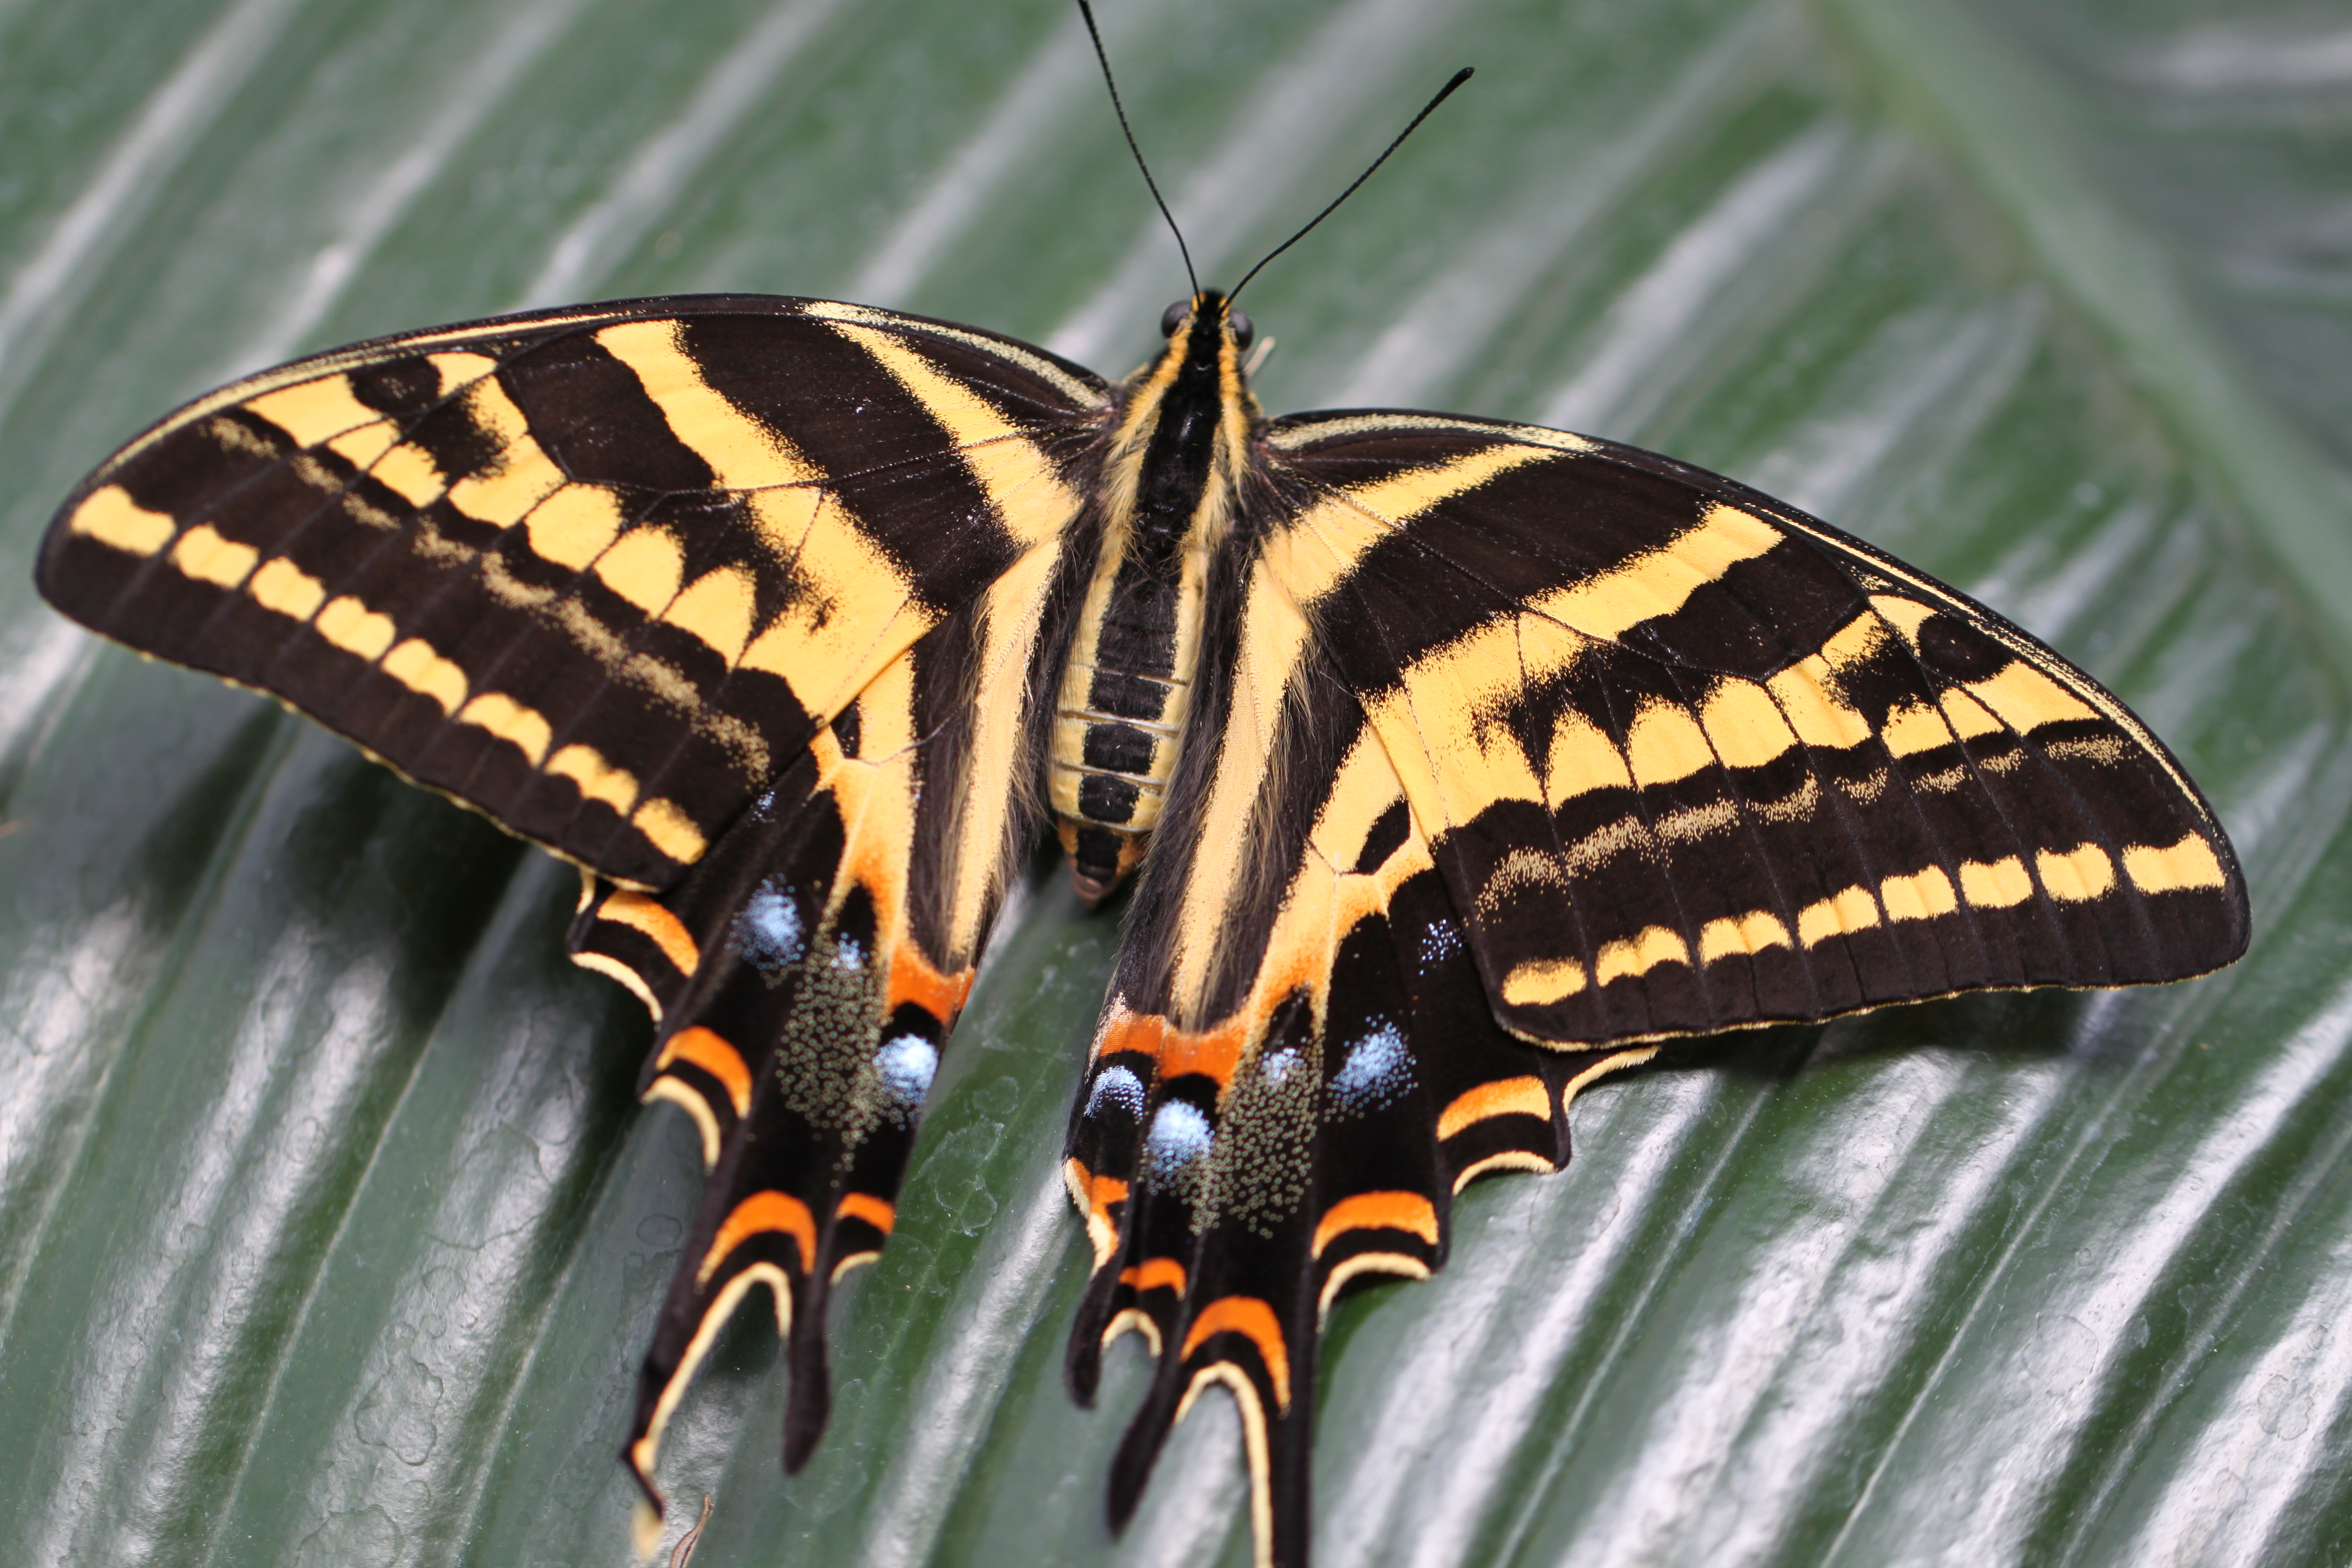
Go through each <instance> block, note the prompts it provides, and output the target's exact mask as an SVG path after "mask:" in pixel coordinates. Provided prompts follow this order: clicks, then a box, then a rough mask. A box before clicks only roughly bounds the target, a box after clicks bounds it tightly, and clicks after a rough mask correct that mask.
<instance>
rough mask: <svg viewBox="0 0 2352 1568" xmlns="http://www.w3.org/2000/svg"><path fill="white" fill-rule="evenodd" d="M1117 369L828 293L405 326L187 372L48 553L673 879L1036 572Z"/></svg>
mask: <svg viewBox="0 0 2352 1568" xmlns="http://www.w3.org/2000/svg"><path fill="white" fill-rule="evenodd" d="M1103 399H1104V389H1103V388H1102V386H1101V384H1099V383H1098V382H1096V381H1094V380H1093V378H1091V377H1089V376H1087V375H1086V374H1085V373H1083V372H1079V371H1076V370H1075V369H1073V368H1072V367H1069V366H1066V365H1064V364H1062V363H1060V362H1058V361H1055V360H1053V359H1051V358H1050V357H1049V356H1047V355H1045V354H1043V353H1038V352H1036V351H1034V350H1031V349H1027V348H1024V347H1023V346H1022V345H1020V344H1017V343H1013V342H1010V341H1009V340H1003V339H995V338H991V337H989V336H987V335H985V334H982V333H979V332H974V331H971V330H970V329H967V328H960V327H953V326H950V325H947V324H944V323H937V322H928V321H921V320H919V319H917V318H912V317H903V316H894V315H890V314H888V313H887V312H883V311H877V310H865V309H863V308H861V307H856V306H845V305H834V304H830V303H827V302H824V301H817V300H772V299H757V298H751V299H743V298H730V297H711V298H700V299H672V300H646V301H637V302H625V303H622V304H616V305H611V306H599V307H593V308H587V309H581V310H562V311H549V312H542V313H541V314H538V315H535V316H522V317H511V318H506V319H503V320H499V321H488V322H482V323H479V324H477V325H474V326H470V327H457V328H448V329H444V330H441V331H432V332H421V333H412V334H408V335H405V336H403V337H398V338H388V339H383V340H380V341H378V342H373V343H364V344H361V345H359V346H357V347H355V348H351V349H345V350H341V351H338V352H336V353H331V354H325V355H320V356H319V357H317V358H315V359H311V360H306V361H302V362H299V363H295V364H292V365H289V366H285V367H283V368H281V369H278V370H275V371H270V372H267V373H265V374H261V375H258V376H255V377H253V378H251V379H249V380H247V381H245V382H240V383H238V384H235V385H232V386H230V387H227V388H225V389H223V390H222V391H220V392H217V393H215V394H213V395H210V396H208V397H205V398H203V399H201V400H199V401H198V402H196V403H194V404H192V405H189V406H188V407H187V408H185V409H183V410H182V411H180V412H179V413H178V414H175V415H173V416H171V417H170V418H168V419H166V420H164V421H163V423H162V424H161V425H159V426H156V427H155V428H154V429H152V430H151V431H149V432H148V433H147V434H145V435H143V436H142V437H140V438H139V439H137V440H136V441H134V442H132V443H131V446H129V447H126V448H125V449H124V450H123V451H122V452H121V453H120V454H118V455H117V456H116V457H115V458H112V459H110V460H109V461H108V462H107V463H106V464H105V465H104V466H103V467H101V468H100V469H99V470H98V471H97V472H96V473H95V474H93V475H92V476H91V477H90V479H89V480H87V481H85V483H84V485H83V486H82V488H81V489H79V491H78V492H77V493H76V494H75V495H74V496H73V497H72V498H70V499H69V500H68V501H67V503H66V505H65V507H64V508H63V509H62V510H60V512H59V514H58V521H56V522H55V523H54V524H53V525H52V526H51V528H50V531H49V533H48V536H47V541H46V542H45V543H44V545H43V549H42V554H41V562H40V566H39V574H38V575H39V582H40V585H41V588H42V591H43V593H44V594H46V595H47V596H48V597H49V599H50V601H51V602H52V603H54V604H56V605H58V607H59V608H60V609H62V610H64V611H65V612H66V613H67V614H68V615H71V616H74V617H75V618H77V619H79V620H80V621H82V622H84V623H85V624H87V625H89V626H92V627H93V628H95V629H97V630H99V631H101V632H104V633H105V634H107V635H108V636H110V637H115V638H117V639H118V640H121V641H123V642H126V643H129V644H130V645H131V646H132V647H136V648H138V649H140V650H141V651H142V652H144V653H149V654H152V655H155V656H156V657H159V658H168V659H172V660H174V661H176V662H180V663H184V664H189V665H193V666H194V667H196V668H201V669H206V670H210V671H213V672H214V673H216V674H220V675H224V676H226V677H228V678H229V679H233V680H236V681H237V682H239V683H241V684H244V685H247V686H252V687H257V688H259V689H262V690H265V691H268V692H270V693H272V694H274V695H276V696H278V697H279V698H280V699H282V700H285V701H286V702H288V703H289V705H291V706H293V707H295V708H297V709H299V710H301V711H303V712H305V713H308V714H309V715H310V716H311V717H313V718H315V719H318V720H319V721H321V722H322V723H325V724H327V725H328V726H329V727H330V728H331V729H334V730H336V731H339V732H341V733H342V734H344V735H346V736H348V737H350V738H351V739H352V740H353V741H356V742H359V743H360V744H361V745H362V746H365V747H366V748H368V749H369V750H370V751H371V752H373V753H375V754H376V755H378V756H380V757H382V758H383V760H385V761H386V762H388V763H391V764H392V765H394V767H396V768H398V769H399V770H401V772H403V773H405V774H407V775H408V776H409V777H411V778H414V779H415V780H416V781H418V782H419V783H422V784H427V785H430V786H431V787H433V788H436V789H438V790H442V791H444V792H446V793H447V794H449V795H454V796H456V797H457V798H458V799H460V800H462V801H465V802H466V803H467V804H468V805H474V806H476V807H478V808H479V809H481V810H482V811H484V812H486V813H488V815H489V816H492V817H494V818H495V819H497V820H498V821H499V823H501V824H502V825H504V826H507V827H509V828H510V829H512V830H513V831H515V832H517V833H519V834H521V835H523V836H524V837H529V838H532V839H534V840H537V841H538V842H540V843H542V844H545V845H547V846H549V847H551V848H554V849H556V850H559V851H561V852H562V853H563V854H565V855H567V856H569V857H571V858H573V859H575V860H577V861H579V862H580V863H581V864H583V865H584V866H586V867H588V868H591V869H593V870H594V871H597V872H599V873H601V874H603V875H605V876H607V877H611V878H614V879H620V880H623V881H626V882H631V883H635V884H637V885H639V886H644V887H661V886H666V885H667V884H668V883H669V882H671V881H672V880H674V879H676V877H677V874H678V872H679V870H680V869H681V868H683V867H685V866H688V865H690V864H692V863H693V862H694V861H695V860H696V859H697V858H699V857H700V855H701V854H702V852H703V850H704V848H705V847H707V846H708V845H709V843H710V842H711V841H712V840H713V839H715V838H716V837H718V836H719V834H720V833H722V832H723V831H725V829H726V827H727V826H728V825H729V824H730V822H731V821H732V820H733V819H734V817H735V816H736V815H737V814H738V813H739V812H740V811H741V810H742V808H743V807H744V805H746V804H748V803H749V802H750V801H751V798H752V797H753V796H754V795H757V794H758V793H759V792H760V791H761V789H763V788H764V787H766V785H767V784H769V783H770V782H771V781H772V779H774V778H775V777H777V776H778V775H780V774H781V773H782V772H783V771H784V770H785V769H786V768H787V767H789V766H790V765H791V763H792V760H793V756H794V755H795V754H796V753H797V752H799V751H800V750H801V749H802V748H803V746H805V745H806V744H807V743H808V742H809V738H810V737H811V735H813V734H814V731H815V730H816V728H817V727H818V726H819V725H821V724H823V723H824V721H826V720H827V719H829V718H830V717H831V716H832V715H833V714H834V713H835V712H836V711H838V710H839V709H840V708H841V707H842V705H843V704H845V703H846V702H847V701H848V700H850V699H851V698H852V697H854V696H855V695H856V693H857V692H858V691H859V690H861V689H863V688H864V687H865V685H866V683H867V682H868V681H870V680H871V679H874V678H875V677H876V676H877V674H878V673H879V672H880V671H881V670H882V669H883V668H885V667H887V665H888V664H889V662H890V661H891V660H892V659H893V658H897V657H898V654H900V653H901V652H903V651H904V650H905V649H906V648H907V647H909V646H910V645H911V644H912V643H913V642H914V641H915V640H916V639H917V638H918V637H921V636H923V635H924V634H925V633H926V632H928V631H929V630H930V629H931V628H932V627H934V626H938V625H939V624H940V622H941V621H942V620H944V619H945V618H946V617H947V616H949V615H950V614H952V613H953V612H954V611H956V610H957V609H959V608H961V606H962V605H965V604H967V603H969V602H970V601H971V599H972V598H973V597H974V596H975V595H980V594H982V593H983V592H985V591H987V590H988V589H989V588H990V587H991V585H992V584H995V583H996V582H998V581H999V579H1001V578H1002V577H1003V576H1004V575H1006V574H1008V573H1018V572H1020V571H1022V570H1024V569H1028V570H1034V566H1035V562H1034V553H1035V552H1036V550H1037V549H1038V547H1039V546H1040V544H1041V542H1045V541H1049V540H1058V538H1059V537H1060V534H1061V532H1062V531H1063V530H1064V528H1066V526H1067V524H1068V522H1069V521H1070V519H1071V518H1072V516H1074V515H1075V513H1076V510H1077V507H1078V503H1079V498H1078V495H1077V493H1076V490H1075V489H1072V488H1071V487H1070V486H1069V484H1068V483H1067V481H1066V477H1065V468H1066V465H1067V463H1068V462H1069V461H1071V460H1072V456H1073V453H1074V452H1075V451H1076V449H1077V448H1079V447H1083V445H1084V443H1085V441H1086V440H1087V437H1089V436H1090V435H1091V433H1092V431H1093V428H1094V424H1095V422H1096V421H1097V419H1098V417H1099V416H1100V414H1101V411H1102V405H1103Z"/></svg>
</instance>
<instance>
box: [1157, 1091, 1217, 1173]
mask: <svg viewBox="0 0 2352 1568" xmlns="http://www.w3.org/2000/svg"><path fill="white" fill-rule="evenodd" d="M1215 1136H1216V1131H1215V1129H1213V1128H1212V1127H1211V1126H1210V1125H1209V1119H1208V1117H1207V1116H1206V1115H1205V1114H1203V1113H1202V1110H1201V1109H1200V1107H1198V1106H1196V1105H1187V1104H1186V1103H1185V1102H1184V1101H1182V1100H1170V1101H1168V1102H1167V1103H1166V1104H1165V1105H1162V1106H1161V1107H1160V1110H1159V1113H1158V1114H1157V1115H1155V1116H1153V1117H1152V1119H1151V1131H1150V1134H1149V1135H1148V1136H1147V1137H1146V1138H1145V1139H1144V1141H1143V1152H1144V1154H1145V1156H1146V1157H1147V1158H1148V1159H1149V1160H1150V1163H1151V1173H1152V1174H1153V1175H1154V1176H1156V1177H1158V1178H1159V1179H1160V1180H1162V1181H1165V1180H1167V1179H1168V1178H1170V1177H1171V1176H1174V1175H1176V1174H1177V1173H1180V1172H1181V1171H1182V1170H1183V1169H1184V1167H1185V1166H1187V1165H1189V1164H1191V1163H1192V1162H1193V1161H1195V1160H1197V1159H1199V1158H1200V1157H1201V1156H1202V1155H1203V1154H1205V1153H1207V1152H1209V1143H1210V1141H1211V1140H1212V1139H1213V1138H1214V1137H1215Z"/></svg>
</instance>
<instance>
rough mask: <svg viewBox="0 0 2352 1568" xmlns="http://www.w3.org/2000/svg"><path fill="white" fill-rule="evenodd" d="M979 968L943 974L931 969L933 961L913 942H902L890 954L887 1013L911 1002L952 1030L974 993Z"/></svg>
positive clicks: (884, 997)
mask: <svg viewBox="0 0 2352 1568" xmlns="http://www.w3.org/2000/svg"><path fill="white" fill-rule="evenodd" d="M977 973H979V971H978V970H977V969H964V970H962V971H960V972H959V973H954V974H942V973H940V972H939V971H938V970H937V969H934V968H933V967H932V966H931V961H930V960H929V959H928V958H925V957H924V956H923V955H922V954H921V953H920V952H917V951H916V949H915V944H914V943H913V942H899V943H898V945H897V946H896V947H895V948H894V949H893V950H892V951H891V953H890V984H889V986H888V987H887V990H886V991H885V992H884V994H883V1002H882V1010H883V1011H884V1012H885V1013H887V1012H889V1011H890V1010H891V1009H893V1008H895V1007H897V1006H898V1004H899V1003H901V1002H912V1003H913V1004H915V1005H917V1006H918V1007H920V1008H922V1009H923V1010H924V1011H925V1012H927V1013H929V1015H930V1016H932V1017H934V1018H937V1019H938V1020H939V1021H940V1023H941V1024H942V1025H945V1026H949V1027H950V1028H952V1027H953V1026H954V1025H955V1021H956V1015H957V1014H959V1013H961V1012H962V1011H963V1004H964V998H965V997H967V996H969V995H971V982H972V977H973V976H974V975H975V974H977Z"/></svg>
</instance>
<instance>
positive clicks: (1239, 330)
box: [1225, 310, 1257, 349]
mask: <svg viewBox="0 0 2352 1568" xmlns="http://www.w3.org/2000/svg"><path fill="white" fill-rule="evenodd" d="M1225 325H1227V326H1229V327H1231V328H1233V330H1234V347H1235V348H1237V349H1245V348H1247V347H1249V346H1250V340H1251V339H1252V338H1254V337H1255V336H1257V324H1256V323H1255V322H1254V321H1251V320H1250V319H1249V316H1248V314H1247V313H1246V312H1245V311H1241V310H1228V311H1226V312H1225Z"/></svg>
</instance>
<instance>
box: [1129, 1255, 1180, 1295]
mask: <svg viewBox="0 0 2352 1568" xmlns="http://www.w3.org/2000/svg"><path fill="white" fill-rule="evenodd" d="M1118 1282H1119V1283H1120V1284H1122V1285H1132V1286H1134V1287H1135V1289H1137V1290H1138V1291H1139V1292H1141V1291H1144V1290H1156V1289H1160V1287H1161V1286H1163V1285H1164V1286H1166V1287H1167V1288H1168V1289H1171V1290H1173V1291H1175V1292H1176V1294H1178V1295H1179V1296H1181V1295H1182V1294H1183V1293H1184V1266H1183V1265H1182V1264H1181V1263H1179V1262H1177V1261H1176V1260H1175V1259H1174V1258H1145V1259H1144V1260H1143V1261H1142V1262H1140V1263H1139V1264H1137V1265H1136V1266H1135V1267H1134V1268H1126V1269H1121V1270H1120V1271H1119V1276H1118Z"/></svg>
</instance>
